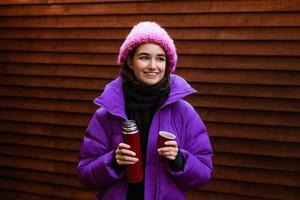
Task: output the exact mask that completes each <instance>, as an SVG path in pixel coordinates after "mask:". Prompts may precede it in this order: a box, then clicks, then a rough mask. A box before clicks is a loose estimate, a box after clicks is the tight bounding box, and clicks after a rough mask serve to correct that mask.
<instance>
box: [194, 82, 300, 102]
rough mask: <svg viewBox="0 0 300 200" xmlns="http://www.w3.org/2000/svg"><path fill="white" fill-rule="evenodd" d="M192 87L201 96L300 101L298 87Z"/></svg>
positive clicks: (195, 85)
mask: <svg viewBox="0 0 300 200" xmlns="http://www.w3.org/2000/svg"><path fill="white" fill-rule="evenodd" d="M191 85H192V86H193V87H194V88H195V89H196V90H197V91H198V93H199V94H200V95H205V94H210V95H222V96H223V95H225V96H227V95H228V96H241V97H269V98H287V99H299V98H300V88H299V87H297V86H279V85H276V86H275V87H274V86H272V85H248V84H219V83H204V82H201V83H194V82H192V83H191Z"/></svg>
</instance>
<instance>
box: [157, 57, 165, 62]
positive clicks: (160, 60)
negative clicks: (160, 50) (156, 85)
mask: <svg viewBox="0 0 300 200" xmlns="http://www.w3.org/2000/svg"><path fill="white" fill-rule="evenodd" d="M157 60H158V61H159V62H165V61H166V58H165V57H163V56H162V57H158V58H157Z"/></svg>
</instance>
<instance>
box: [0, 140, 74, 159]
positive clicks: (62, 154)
mask: <svg viewBox="0 0 300 200" xmlns="http://www.w3.org/2000/svg"><path fill="white" fill-rule="evenodd" d="M0 150H1V151H0V152H2V153H1V154H2V155H6V156H8V155H9V156H20V157H28V158H35V159H44V160H52V161H63V162H70V163H77V161H78V152H77V151H66V150H56V149H49V148H41V147H30V146H24V145H14V146H13V145H5V144H1V145H0Z"/></svg>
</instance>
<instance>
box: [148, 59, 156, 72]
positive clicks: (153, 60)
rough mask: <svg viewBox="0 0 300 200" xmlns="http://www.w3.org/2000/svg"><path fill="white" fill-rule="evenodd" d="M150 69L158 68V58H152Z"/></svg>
mask: <svg viewBox="0 0 300 200" xmlns="http://www.w3.org/2000/svg"><path fill="white" fill-rule="evenodd" d="M148 69H151V70H154V69H156V60H155V59H154V58H153V59H151V60H150V63H149V65H148Z"/></svg>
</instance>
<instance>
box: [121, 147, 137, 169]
mask: <svg viewBox="0 0 300 200" xmlns="http://www.w3.org/2000/svg"><path fill="white" fill-rule="evenodd" d="M129 149H130V146H129V145H128V144H125V143H120V144H119V146H118V148H117V150H116V161H117V163H118V164H119V165H133V164H135V163H136V162H137V161H138V160H139V159H138V158H136V157H135V156H136V153H135V152H133V151H131V150H129Z"/></svg>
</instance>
